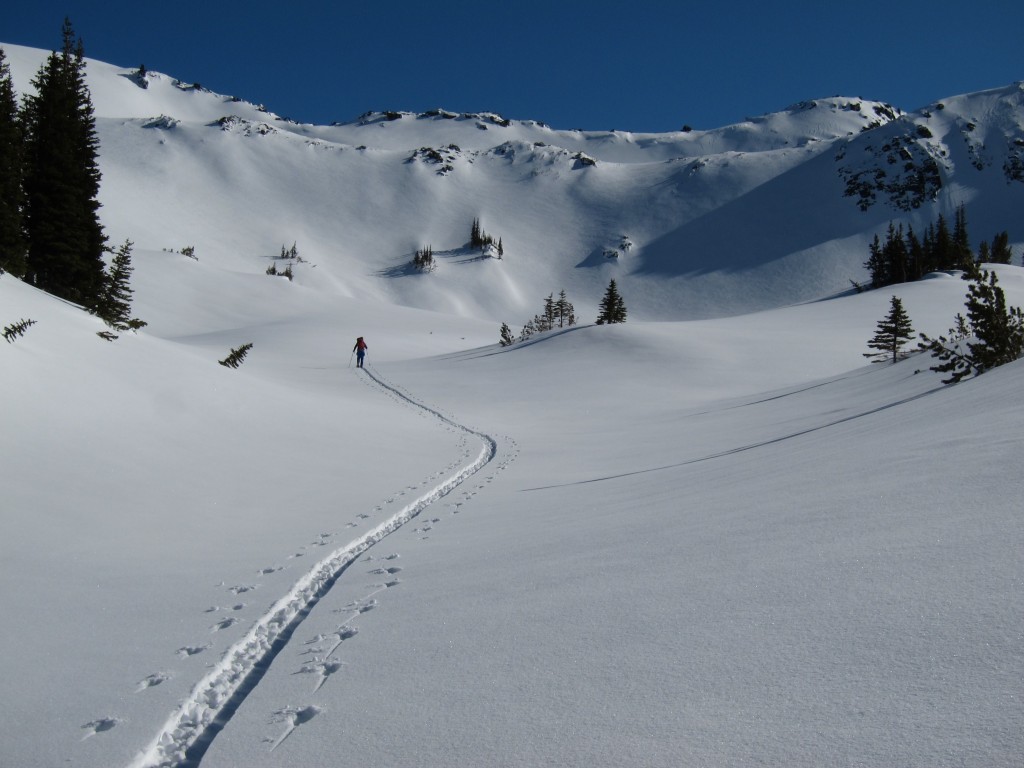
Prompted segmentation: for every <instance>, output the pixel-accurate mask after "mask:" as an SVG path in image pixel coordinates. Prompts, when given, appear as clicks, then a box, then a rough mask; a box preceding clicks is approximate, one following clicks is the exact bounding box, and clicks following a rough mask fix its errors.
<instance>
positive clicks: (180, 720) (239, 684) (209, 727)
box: [87, 368, 497, 768]
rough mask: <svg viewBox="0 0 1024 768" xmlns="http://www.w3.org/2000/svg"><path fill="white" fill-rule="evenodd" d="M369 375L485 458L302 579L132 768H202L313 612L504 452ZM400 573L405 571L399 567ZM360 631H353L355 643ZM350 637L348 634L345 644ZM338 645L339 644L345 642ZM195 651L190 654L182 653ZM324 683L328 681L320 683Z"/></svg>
mask: <svg viewBox="0 0 1024 768" xmlns="http://www.w3.org/2000/svg"><path fill="white" fill-rule="evenodd" d="M363 370H364V374H365V375H366V376H367V377H369V378H370V379H371V380H372V381H373V382H374V383H375V384H376V386H377V387H379V388H381V389H383V390H386V391H388V392H389V393H391V394H392V395H393V396H395V397H397V398H398V399H399V400H401V401H402V402H404V403H407V404H409V405H412V406H414V407H416V408H420V409H422V410H423V411H425V412H426V413H427V414H428V415H429V416H431V417H433V418H435V419H437V420H438V421H439V422H441V423H443V424H446V425H448V426H449V427H453V428H455V429H457V430H460V431H462V432H465V433H467V434H469V435H472V436H474V437H476V438H478V439H479V440H480V443H481V447H480V453H479V454H478V455H477V457H476V458H475V459H474V460H473V461H472V462H470V463H469V464H467V465H465V466H463V467H462V468H460V469H459V470H458V471H457V472H455V474H453V475H451V476H450V477H448V478H447V479H445V480H444V481H443V482H441V483H439V484H438V485H436V486H434V487H433V488H431V489H430V490H429V491H427V492H426V493H424V494H422V495H421V496H419V497H418V498H417V499H415V500H414V501H412V502H410V503H409V504H407V505H406V506H405V507H404V508H402V509H401V510H400V511H399V512H397V513H395V514H394V515H392V516H391V517H390V518H388V519H387V520H386V521H384V522H383V523H381V524H380V525H378V526H377V527H376V528H374V529H372V530H371V531H369V532H368V533H366V534H364V535H363V536H360V537H359V538H357V539H354V540H352V541H350V542H349V543H348V544H346V545H344V546H343V547H340V548H339V549H336V550H335V551H333V552H332V553H331V554H330V555H328V556H327V557H325V558H323V559H322V560H321V561H320V562H318V563H317V564H316V565H314V566H313V567H312V568H311V569H310V570H309V571H307V572H306V574H305V575H303V576H302V578H300V579H299V580H298V581H297V582H296V583H295V584H294V586H292V588H291V589H290V590H289V591H288V593H287V594H286V595H284V597H282V598H281V599H280V600H278V601H277V602H276V603H274V605H273V606H272V607H271V608H270V610H269V611H267V613H265V614H264V615H263V616H261V617H260V618H259V619H257V620H256V621H255V623H254V624H253V626H252V627H251V628H250V629H249V631H248V632H247V633H246V634H245V636H244V637H242V638H241V639H240V640H239V641H237V642H236V643H235V644H234V645H232V646H231V647H230V648H228V649H227V651H226V652H225V653H224V656H223V657H222V658H221V660H220V661H219V662H218V663H217V664H216V665H214V666H213V668H212V669H211V670H210V672H209V673H208V674H207V675H206V676H205V677H204V678H203V679H202V680H200V681H199V683H198V684H197V685H196V686H195V687H194V688H193V689H192V692H191V694H190V695H189V696H188V698H187V699H186V700H185V701H184V702H183V703H182V704H181V705H180V706H179V707H178V708H177V710H176V711H175V712H174V713H173V714H172V715H171V717H170V718H169V719H168V720H167V722H166V723H165V724H164V726H163V728H162V729H161V731H160V733H159V735H158V736H157V737H156V739H154V740H153V742H152V743H151V744H150V745H149V747H147V748H146V749H145V751H144V752H142V753H141V754H140V755H139V756H138V757H137V758H136V759H135V760H134V761H133V762H132V763H131V768H178V767H182V766H194V765H198V764H199V761H200V760H201V759H202V756H203V754H204V753H205V752H206V750H207V748H208V747H209V745H210V743H211V742H212V741H213V739H214V738H215V737H216V735H217V734H218V733H219V732H220V731H221V730H222V729H223V728H224V726H225V725H226V723H227V722H228V721H229V720H230V719H231V717H232V715H233V714H234V713H235V711H236V710H237V709H238V707H239V706H240V705H241V703H242V701H243V700H244V699H245V698H246V696H247V695H248V694H249V692H250V691H251V690H252V689H253V688H254V687H255V686H256V685H257V684H258V683H259V681H260V679H261V678H262V676H263V674H264V673H265V672H266V669H267V668H268V667H269V666H270V664H271V662H272V661H273V659H274V657H275V656H277V654H278V653H279V652H280V651H281V650H282V648H284V647H285V646H286V645H287V644H288V642H289V640H290V639H291V637H292V634H293V633H294V631H295V629H296V627H298V625H299V624H301V623H302V621H303V619H305V618H306V616H307V615H308V614H309V612H310V610H312V608H313V606H315V605H316V603H317V602H318V601H319V600H320V599H321V598H322V597H323V596H324V595H326V594H327V592H329V591H330V589H331V587H332V586H333V585H334V584H335V582H336V581H337V580H338V579H339V578H340V577H341V575H342V574H343V573H344V572H345V570H346V569H347V568H348V567H349V565H351V564H352V563H353V562H354V561H355V560H356V558H358V557H359V556H360V555H361V554H362V553H363V552H365V551H366V550H368V549H369V548H370V547H372V546H373V545H374V544H376V543H377V542H379V541H380V540H381V539H383V538H385V537H386V536H388V535H389V534H391V533H393V532H395V531H396V530H398V529H399V528H401V527H402V526H403V525H405V524H406V523H408V522H409V521H410V520H412V519H413V518H415V517H416V516H417V515H419V514H420V512H422V511H423V510H424V509H426V508H427V507H428V506H430V505H431V504H433V503H434V502H435V501H437V500H438V499H441V498H443V497H444V496H447V495H448V494H449V493H451V492H452V491H453V490H454V489H455V488H457V487H458V486H459V485H461V484H462V483H463V482H464V481H465V480H466V479H468V478H469V477H471V476H473V475H474V474H476V473H477V472H479V471H480V469H482V468H483V467H484V466H486V465H487V464H488V463H490V462H491V461H492V460H493V459H494V457H495V455H496V454H497V443H496V442H495V440H494V439H493V438H492V437H490V436H489V435H486V434H484V433H483V432H478V431H476V430H473V429H470V428H469V427H466V426H463V425H462V424H459V423H458V422H456V421H454V420H453V419H451V418H449V417H447V416H445V415H443V414H441V413H440V412H438V411H436V410H434V409H432V408H430V407H428V406H426V405H423V404H421V403H420V402H418V401H417V400H416V399H415V398H414V397H413V396H411V395H409V394H407V393H405V392H403V391H401V390H400V389H399V388H397V387H395V386H394V385H392V384H390V383H388V382H386V381H385V380H384V379H383V378H382V377H381V376H380V375H379V374H377V373H375V372H373V371H372V370H371V369H369V368H364V369H363ZM394 570H396V571H397V570H400V569H397V568H396V569H394ZM235 621H236V619H233V618H231V619H225V620H224V621H222V622H219V623H218V624H215V625H214V627H213V629H214V630H216V629H221V628H224V627H222V626H221V625H224V626H225V627H226V626H230V624H233V623H235ZM356 632H357V630H354V629H353V630H349V634H348V635H347V636H348V637H350V636H353V635H355V633H356ZM344 639H346V636H343V637H341V638H340V640H344ZM340 640H339V642H340ZM182 650H183V652H185V653H191V649H182ZM335 671H337V668H330V667H324V668H322V669H320V670H319V672H320V674H321V675H322V677H323V679H326V678H327V676H329V675H330V674H332V673H333V672H335ZM164 679H166V678H165V676H160V675H155V676H150V677H149V678H147V679H146V680H144V681H142V682H141V683H140V689H141V688H147V687H152V686H155V685H159V684H160V683H161V682H163V681H164ZM321 684H322V682H321ZM319 711H320V710H319V709H317V708H316V707H306V708H303V709H298V710H296V709H286V710H282V711H281V712H279V713H277V714H278V715H280V718H281V719H282V720H287V721H288V722H289V723H290V725H289V728H288V730H287V731H286V732H285V734H284V735H283V736H282V737H281V738H280V739H279V740H278V741H277V742H276V743H275V744H274V748H276V747H277V746H278V745H279V744H280V743H281V742H283V741H284V740H285V739H286V738H287V737H288V736H289V735H291V733H292V731H293V730H294V729H295V728H297V727H298V726H299V725H301V724H302V723H305V722H308V721H309V720H311V719H312V718H313V717H315V716H316V715H317V714H318V713H319ZM115 724H116V723H115V722H113V721H111V722H110V723H109V724H108V723H107V722H106V721H103V722H98V723H90V724H89V727H90V728H91V731H90V733H89V734H87V736H91V735H92V734H93V733H97V732H100V731H102V730H107V729H110V728H113V727H114V725H115Z"/></svg>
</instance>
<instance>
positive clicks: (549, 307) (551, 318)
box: [544, 293, 558, 331]
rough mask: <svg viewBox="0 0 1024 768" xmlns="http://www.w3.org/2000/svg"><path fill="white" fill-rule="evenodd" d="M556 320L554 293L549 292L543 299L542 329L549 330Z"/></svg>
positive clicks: (556, 311)
mask: <svg viewBox="0 0 1024 768" xmlns="http://www.w3.org/2000/svg"><path fill="white" fill-rule="evenodd" d="M557 320H558V310H557V309H556V307H555V294H553V293H549V294H548V297H547V298H546V299H544V330H545V331H550V330H551V329H552V328H554V327H555V322H556V321H557Z"/></svg>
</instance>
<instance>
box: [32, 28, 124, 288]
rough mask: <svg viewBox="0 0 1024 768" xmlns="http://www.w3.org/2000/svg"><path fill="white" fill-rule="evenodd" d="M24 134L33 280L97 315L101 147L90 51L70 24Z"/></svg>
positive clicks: (41, 80)
mask: <svg viewBox="0 0 1024 768" xmlns="http://www.w3.org/2000/svg"><path fill="white" fill-rule="evenodd" d="M32 84H33V86H35V89H36V94H35V95H33V96H29V97H28V98H27V99H26V101H25V106H24V109H23V111H22V125H23V127H24V131H25V145H24V148H25V163H24V189H25V213H26V216H25V220H26V231H27V235H28V243H29V247H28V261H27V269H26V278H27V279H28V281H29V282H31V283H33V284H35V285H37V286H38V287H40V288H42V289H43V290H45V291H48V292H50V293H53V294H55V295H57V296H61V297H63V298H66V299H69V300H71V301H75V302H78V303H81V304H83V305H85V306H86V307H89V308H93V307H95V305H96V302H97V300H98V299H99V297H100V293H101V291H102V290H103V279H104V276H103V252H104V243H105V240H106V238H105V236H104V234H103V229H102V226H101V225H100V222H99V215H98V211H99V202H98V201H97V195H98V193H99V184H100V171H99V164H98V160H97V151H98V147H99V141H98V139H97V137H96V121H95V117H94V114H93V106H92V98H91V96H90V94H89V89H88V88H87V86H86V84H85V51H84V48H83V46H82V41H81V39H78V40H76V39H75V35H74V30H73V29H72V27H71V22H70V21H69V20H67V19H65V20H64V28H63V45H62V48H61V52H60V53H57V52H54V53H52V54H51V55H50V56H49V58H48V59H47V60H46V62H45V63H44V64H43V66H42V67H41V68H40V70H39V72H38V74H37V75H36V78H35V79H34V80H33V81H32Z"/></svg>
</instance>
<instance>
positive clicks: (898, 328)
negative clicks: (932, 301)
mask: <svg viewBox="0 0 1024 768" xmlns="http://www.w3.org/2000/svg"><path fill="white" fill-rule="evenodd" d="M912 338H914V329H913V328H912V327H911V325H910V317H909V316H908V315H907V313H906V310H904V309H903V302H902V301H900V299H899V298H898V297H896V296H893V297H892V301H891V302H890V304H889V314H888V315H886V316H885V318H884V319H882V320H879V321H878V326H877V328H876V330H875V335H874V337H872V339H871V340H870V341H869V342H868V346H869V347H871V349H876V350H878V351H877V352H865V353H864V357H868V358H877V360H876V361H875V362H881V361H882V360H885V359H888V358H891V359H892V362H894V363H895V362H896V361H897V360H898V359H899V358H900V357H901V356H902V355H901V349H902V348H903V346H904V345H905V344H906V343H907V342H908V341H910V339H912Z"/></svg>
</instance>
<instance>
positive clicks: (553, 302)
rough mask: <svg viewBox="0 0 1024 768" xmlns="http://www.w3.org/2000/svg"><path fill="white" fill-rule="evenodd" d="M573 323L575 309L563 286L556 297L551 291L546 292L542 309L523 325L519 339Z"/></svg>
mask: <svg viewBox="0 0 1024 768" xmlns="http://www.w3.org/2000/svg"><path fill="white" fill-rule="evenodd" d="M573 325H576V310H575V308H574V307H573V305H572V302H571V301H569V299H568V297H567V296H566V293H565V289H564V288H563V289H562V290H561V292H559V294H558V298H557V299H556V298H555V295H554V294H553V293H549V294H548V297H547V298H546V299H544V311H543V312H541V313H540V314H538V315H534V316H533V319H532V320H529V321H528V322H527V323H526V325H524V326H523V330H522V332H520V334H519V341H526V339H528V338H530V337H531V336H533V335H534V334H535V333H544V331H550V330H553V329H555V328H567V327H569V326H573Z"/></svg>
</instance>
